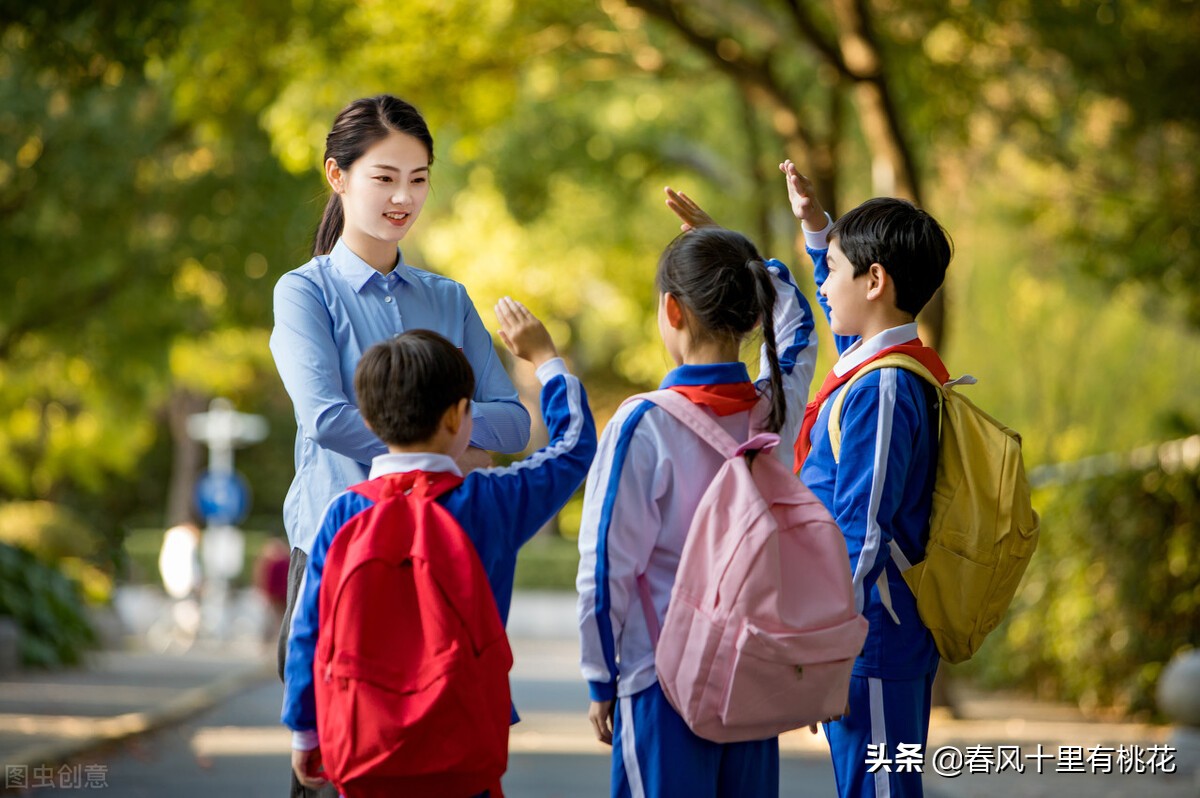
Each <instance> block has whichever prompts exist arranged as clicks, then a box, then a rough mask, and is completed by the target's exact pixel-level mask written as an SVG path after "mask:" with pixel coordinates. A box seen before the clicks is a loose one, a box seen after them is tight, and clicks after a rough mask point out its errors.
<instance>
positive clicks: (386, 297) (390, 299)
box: [383, 296, 392, 302]
mask: <svg viewBox="0 0 1200 798" xmlns="http://www.w3.org/2000/svg"><path fill="white" fill-rule="evenodd" d="M383 301H384V302H391V301H392V298H391V297H390V296H385V297H384V298H383Z"/></svg>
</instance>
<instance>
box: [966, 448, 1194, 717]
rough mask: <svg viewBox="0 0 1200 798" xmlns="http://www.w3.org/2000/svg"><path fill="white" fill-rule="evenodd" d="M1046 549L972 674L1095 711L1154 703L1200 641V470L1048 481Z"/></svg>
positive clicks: (1148, 708)
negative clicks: (1159, 688)
mask: <svg viewBox="0 0 1200 798" xmlns="http://www.w3.org/2000/svg"><path fill="white" fill-rule="evenodd" d="M1041 494H1042V495H1040V496H1039V497H1037V498H1038V499H1040V500H1039V502H1038V504H1039V506H1040V507H1041V508H1042V512H1043V515H1042V528H1043V532H1042V538H1041V542H1040V545H1039V549H1038V552H1037V555H1036V556H1035V557H1034V559H1033V561H1032V562H1031V564H1030V566H1029V571H1028V572H1027V574H1026V576H1025V581H1024V583H1023V584H1022V586H1021V590H1020V592H1019V593H1018V596H1017V599H1016V601H1015V602H1014V603H1013V606H1012V609H1011V610H1010V612H1009V617H1008V620H1007V621H1006V622H1005V624H1004V625H1003V626H1001V627H1000V629H999V630H998V631H997V632H996V633H995V634H994V635H993V636H992V638H989V640H988V642H987V643H985V646H984V649H983V651H982V652H981V657H980V660H979V662H977V663H972V666H971V670H974V671H976V672H977V673H979V674H980V675H981V676H982V677H984V678H985V679H987V680H989V681H991V682H994V683H1003V684H1020V685H1023V686H1026V687H1029V688H1031V689H1032V690H1034V691H1035V692H1036V693H1037V694H1038V695H1040V696H1042V697H1046V698H1054V699H1058V700H1072V701H1077V702H1078V703H1079V704H1080V705H1081V706H1082V707H1083V708H1085V709H1099V708H1108V707H1113V708H1116V709H1117V710H1119V711H1121V712H1125V713H1149V712H1152V711H1154V709H1155V704H1154V690H1155V685H1156V684H1157V681H1158V677H1159V675H1160V673H1161V672H1162V669H1163V668H1164V667H1165V666H1166V664H1167V663H1168V662H1170V660H1171V658H1172V657H1173V656H1174V655H1175V654H1176V653H1178V652H1180V651H1183V650H1186V649H1189V648H1197V647H1200V522H1198V519H1200V471H1198V470H1197V469H1196V468H1195V464H1194V463H1193V464H1192V466H1191V467H1190V468H1178V469H1172V470H1171V471H1166V470H1163V469H1162V468H1154V469H1152V470H1149V471H1135V472H1127V473H1123V474H1120V475H1116V476H1109V477H1103V478H1099V479H1095V480H1092V481H1089V482H1086V483H1082V484H1077V485H1073V486H1067V487H1058V488H1054V489H1046V490H1044V491H1042V492H1041Z"/></svg>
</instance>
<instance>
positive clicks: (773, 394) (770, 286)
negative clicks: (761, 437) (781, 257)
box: [746, 259, 787, 432]
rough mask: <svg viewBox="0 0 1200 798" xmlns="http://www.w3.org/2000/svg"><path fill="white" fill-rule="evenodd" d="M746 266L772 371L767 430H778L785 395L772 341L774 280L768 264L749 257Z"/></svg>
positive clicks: (783, 416) (782, 421)
mask: <svg viewBox="0 0 1200 798" xmlns="http://www.w3.org/2000/svg"><path fill="white" fill-rule="evenodd" d="M746 266H747V267H748V268H749V269H750V273H751V274H752V275H753V276H754V294H755V297H756V298H757V299H758V307H759V310H760V313H761V314H762V315H761V323H762V333H763V346H764V348H765V349H766V353H767V365H768V367H769V369H770V372H771V375H770V396H769V398H770V400H771V412H770V413H769V414H768V415H767V431H768V432H779V430H781V429H783V424H784V422H785V421H786V420H787V397H786V396H784V394H783V370H782V369H781V368H780V367H779V351H778V348H777V347H776V344H775V299H776V292H775V284H774V282H772V280H771V273H770V272H769V271H767V264H765V263H763V262H762V261H761V260H758V259H752V260H749V261H747V262H746Z"/></svg>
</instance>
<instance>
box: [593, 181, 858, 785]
mask: <svg viewBox="0 0 1200 798" xmlns="http://www.w3.org/2000/svg"><path fill="white" fill-rule="evenodd" d="M667 205H668V207H670V208H671V210H673V211H674V212H675V213H676V214H677V215H679V216H680V218H681V219H683V220H684V225H683V230H684V231H685V232H684V234H683V235H681V236H679V237H678V238H677V239H676V240H675V241H673V242H672V243H671V245H670V246H668V247H667V249H666V251H665V252H664V253H663V255H662V257H661V259H660V261H659V264H658V272H657V276H656V281H655V282H656V287H657V289H658V292H659V302H658V326H659V332H660V334H661V335H662V339H663V343H664V345H665V346H666V349H667V353H668V354H669V355H670V357H671V359H672V360H673V361H674V362H675V364H676V368H675V369H673V370H672V371H670V372H669V373H668V374H667V376H666V378H665V379H664V380H663V382H662V385H661V388H662V389H664V390H662V391H659V392H657V393H656V394H648V395H645V397H644V398H643V396H638V397H634V398H633V399H632V400H630V401H628V402H626V403H625V404H624V405H622V406H621V408H620V409H619V410H618V411H617V413H616V415H614V417H613V418H612V420H611V422H610V423H609V424H608V427H607V428H606V429H605V431H604V434H603V436H602V437H601V440H600V445H599V449H598V452H597V455H596V459H595V461H594V463H593V465H592V468H591V471H590V473H589V474H588V479H587V487H586V493H585V498H584V511H583V520H582V524H581V528H580V535H579V549H580V554H581V559H580V565H579V573H578V577H577V588H578V590H579V603H578V612H579V626H580V634H581V638H582V668H583V674H584V677H585V678H586V679H587V681H588V683H589V689H590V693H591V699H592V703H591V707H590V710H589V713H588V716H589V719H590V721H591V723H592V725H593V727H594V729H595V732H596V735H597V737H598V738H599V739H600V740H601V741H602V742H604V743H607V744H610V745H612V746H613V764H612V795H613V796H635V797H636V796H643V795H645V796H676V795H677V796H688V798H695V797H696V796H700V797H701V798H705V797H712V798H716V796H741V795H754V796H765V797H767V798H769V797H770V796H777V795H778V793H779V746H778V738H777V737H775V736H774V734H769V735H767V734H764V735H760V736H762V737H765V738H766V739H749V738H745V737H744V735H743V736H742V737H741V738H739V737H738V736H737V735H732V736H722V734H720V733H718V734H710V735H708V739H706V738H705V737H702V736H700V735H698V734H697V733H695V732H694V731H693V728H692V726H693V720H692V719H691V718H687V719H685V718H684V717H683V716H682V715H681V713H680V711H678V710H677V709H676V707H675V706H674V705H673V704H675V703H677V698H676V697H674V696H672V697H670V699H669V697H668V695H667V694H665V693H664V689H663V688H664V686H665V685H666V684H667V682H666V680H664V681H663V683H662V684H660V680H659V675H658V673H657V670H656V649H655V646H656V643H658V642H659V638H658V634H659V632H660V629H661V630H662V632H663V634H664V637H663V645H664V646H665V645H666V644H667V636H666V633H667V629H665V628H663V627H662V624H663V621H664V618H665V617H666V616H667V610H668V604H669V602H670V601H671V596H672V587H673V586H674V585H675V582H676V575H677V569H678V568H679V567H680V558H681V554H682V552H683V550H684V543H685V540H686V539H687V537H688V533H689V529H690V528H691V527H692V525H693V520H694V516H695V515H696V513H697V508H698V506H700V505H701V502H702V498H703V497H704V494H705V493H706V491H708V489H709V488H710V485H711V484H712V483H713V481H714V477H716V476H717V475H718V472H722V469H723V467H724V466H725V465H726V461H727V460H730V459H733V458H732V457H731V455H738V456H740V454H741V449H736V448H735V449H733V450H731V451H729V452H726V451H723V450H722V449H720V448H718V447H719V446H720V444H718V443H716V442H712V443H710V442H709V441H710V440H712V439H713V437H720V436H723V437H721V440H724V441H730V445H731V446H736V444H738V443H742V442H747V444H748V445H750V448H754V449H759V448H768V447H769V445H770V444H769V443H768V444H767V445H766V446H763V445H761V444H760V443H755V442H754V441H755V440H757V439H755V438H754V436H755V434H756V433H759V432H764V431H765V432H767V433H776V434H777V436H778V438H776V436H775V435H770V436H768V437H769V438H770V440H771V442H774V441H776V440H779V439H781V442H780V443H779V445H776V446H775V447H774V448H773V450H772V451H770V453H769V454H767V453H765V452H764V453H762V454H761V455H760V456H761V457H763V458H769V457H777V458H779V460H780V461H782V466H784V467H788V468H790V466H791V462H790V461H791V457H792V444H793V441H794V440H795V437H796V433H797V431H798V429H799V424H800V421H801V418H802V413H801V412H800V411H801V408H803V406H804V403H805V400H806V397H807V395H808V388H809V383H810V381H811V379H812V375H813V368H814V364H815V360H816V346H817V344H816V335H815V333H814V324H813V315H812V310H811V308H810V306H809V303H808V302H807V300H806V299H805V298H804V296H803V295H802V294H801V293H800V291H799V290H798V289H797V288H796V285H795V283H794V281H793V280H792V277H791V275H790V274H789V273H788V270H787V267H786V266H784V265H783V264H782V263H780V262H779V261H775V260H764V259H763V258H762V257H761V256H760V255H759V253H758V250H757V249H756V248H755V246H754V245H753V244H752V243H751V242H750V241H749V240H747V239H746V238H745V237H744V236H742V235H741V234H739V233H735V232H732V231H730V230H725V229H722V228H720V227H716V226H715V225H714V224H713V223H712V220H711V218H709V217H708V216H707V214H705V213H704V212H703V211H702V210H701V209H700V208H699V207H698V206H696V205H695V203H693V202H692V201H691V200H690V199H689V198H688V197H687V196H686V195H683V194H677V193H676V192H674V191H672V190H671V189H667ZM760 326H761V330H762V336H763V344H762V347H761V376H760V379H759V380H758V382H751V381H750V376H749V373H748V371H747V369H746V366H745V365H744V364H743V363H742V362H741V360H740V356H739V351H740V347H741V344H742V342H743V340H744V339H745V337H746V336H747V335H748V334H750V333H751V332H752V331H754V330H755V329H756V328H758V327H760ZM665 392H670V393H671V394H675V395H676V396H675V397H666V399H665V400H664V399H663V397H662V396H661V394H663V393H665ZM655 397H658V398H655ZM678 397H683V398H685V399H686V400H688V402H687V403H686V404H687V405H688V406H687V407H685V408H683V410H685V411H687V412H681V409H680V408H675V409H671V407H673V406H674V401H675V400H676V399H677V398H678ZM668 400H669V401H668ZM695 408H698V409H699V410H700V413H698V414H697V413H696V412H695V410H694V409H695ZM685 418H686V419H687V420H684V419H685ZM696 424H699V425H701V426H700V427H697V426H696ZM701 428H706V429H708V430H710V431H711V435H708V436H707V437H706V435H707V433H703V434H702V433H700V430H701ZM730 439H732V440H730ZM774 465H778V464H774ZM756 470H757V469H756ZM793 482H795V481H794V480H793ZM795 484H796V485H799V483H795ZM834 529H835V531H836V527H834ZM836 537H837V538H838V539H839V540H840V535H836ZM843 556H844V555H843ZM847 583H848V575H847ZM806 722H807V721H806ZM713 737H717V738H719V739H722V740H724V739H739V740H740V741H737V742H721V741H714V739H712V738H713Z"/></svg>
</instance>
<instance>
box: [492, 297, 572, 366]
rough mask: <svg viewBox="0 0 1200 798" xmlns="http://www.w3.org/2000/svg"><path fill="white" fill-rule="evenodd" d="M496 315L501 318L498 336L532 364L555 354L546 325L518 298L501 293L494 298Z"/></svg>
mask: <svg viewBox="0 0 1200 798" xmlns="http://www.w3.org/2000/svg"><path fill="white" fill-rule="evenodd" d="M496 318H498V319H499V320H500V340H501V341H503V342H504V345H505V346H507V347H508V349H509V351H510V352H512V353H513V354H514V355H516V356H517V357H519V358H521V359H522V360H528V361H529V362H530V363H532V364H533V365H535V366H540V365H542V364H543V363H545V362H546V361H547V360H553V359H554V358H556V357H558V350H557V349H556V348H555V347H554V339H552V338H551V337H550V333H548V332H547V331H546V327H545V325H543V324H542V323H541V322H540V321H538V318H537V316H534V315H533V314H532V313H530V312H529V308H527V307H525V306H524V305H522V304H521V303H520V302H518V301H517V300H515V299H511V298H509V297H504V298H503V299H501V300H500V301H499V302H497V303H496Z"/></svg>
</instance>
